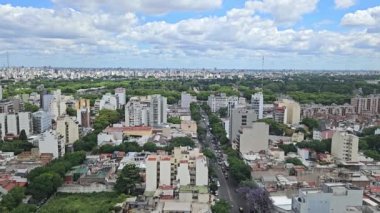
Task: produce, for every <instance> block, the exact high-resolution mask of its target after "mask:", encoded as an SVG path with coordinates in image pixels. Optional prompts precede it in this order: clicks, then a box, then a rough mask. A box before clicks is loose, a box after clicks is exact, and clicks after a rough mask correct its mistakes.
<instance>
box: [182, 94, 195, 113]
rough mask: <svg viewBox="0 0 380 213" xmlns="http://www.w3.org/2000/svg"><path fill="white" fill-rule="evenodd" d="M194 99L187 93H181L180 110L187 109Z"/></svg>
mask: <svg viewBox="0 0 380 213" xmlns="http://www.w3.org/2000/svg"><path fill="white" fill-rule="evenodd" d="M195 100H196V98H195V97H194V96H192V95H190V94H189V93H187V92H182V93H181V108H185V109H189V108H190V104H191V103H192V102H194V101H195Z"/></svg>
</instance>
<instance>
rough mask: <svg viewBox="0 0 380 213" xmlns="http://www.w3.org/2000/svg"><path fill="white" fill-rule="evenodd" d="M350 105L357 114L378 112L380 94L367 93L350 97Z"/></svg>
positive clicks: (375, 113)
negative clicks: (366, 94) (363, 95)
mask: <svg viewBox="0 0 380 213" xmlns="http://www.w3.org/2000/svg"><path fill="white" fill-rule="evenodd" d="M351 105H352V106H353V107H354V108H355V112H356V114H359V115H378V114H380V95H369V96H366V97H362V96H356V97H353V98H351Z"/></svg>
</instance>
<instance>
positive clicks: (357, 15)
mask: <svg viewBox="0 0 380 213" xmlns="http://www.w3.org/2000/svg"><path fill="white" fill-rule="evenodd" d="M341 24H342V25H344V26H359V27H368V28H371V27H380V6H377V7H372V8H368V9H366V10H358V11H356V12H354V13H348V14H346V15H344V16H343V18H342V20H341Z"/></svg>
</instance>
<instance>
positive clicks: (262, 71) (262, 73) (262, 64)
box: [261, 56, 265, 89]
mask: <svg viewBox="0 0 380 213" xmlns="http://www.w3.org/2000/svg"><path fill="white" fill-rule="evenodd" d="M264 62H265V58H264V56H263V57H262V60H261V89H263V87H264Z"/></svg>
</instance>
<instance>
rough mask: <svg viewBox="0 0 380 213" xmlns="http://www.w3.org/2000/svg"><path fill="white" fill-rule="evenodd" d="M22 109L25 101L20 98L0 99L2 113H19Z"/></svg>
mask: <svg viewBox="0 0 380 213" xmlns="http://www.w3.org/2000/svg"><path fill="white" fill-rule="evenodd" d="M22 109H23V103H22V101H21V100H20V99H12V100H6V99H4V100H0V113H18V112H20V111H22Z"/></svg>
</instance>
